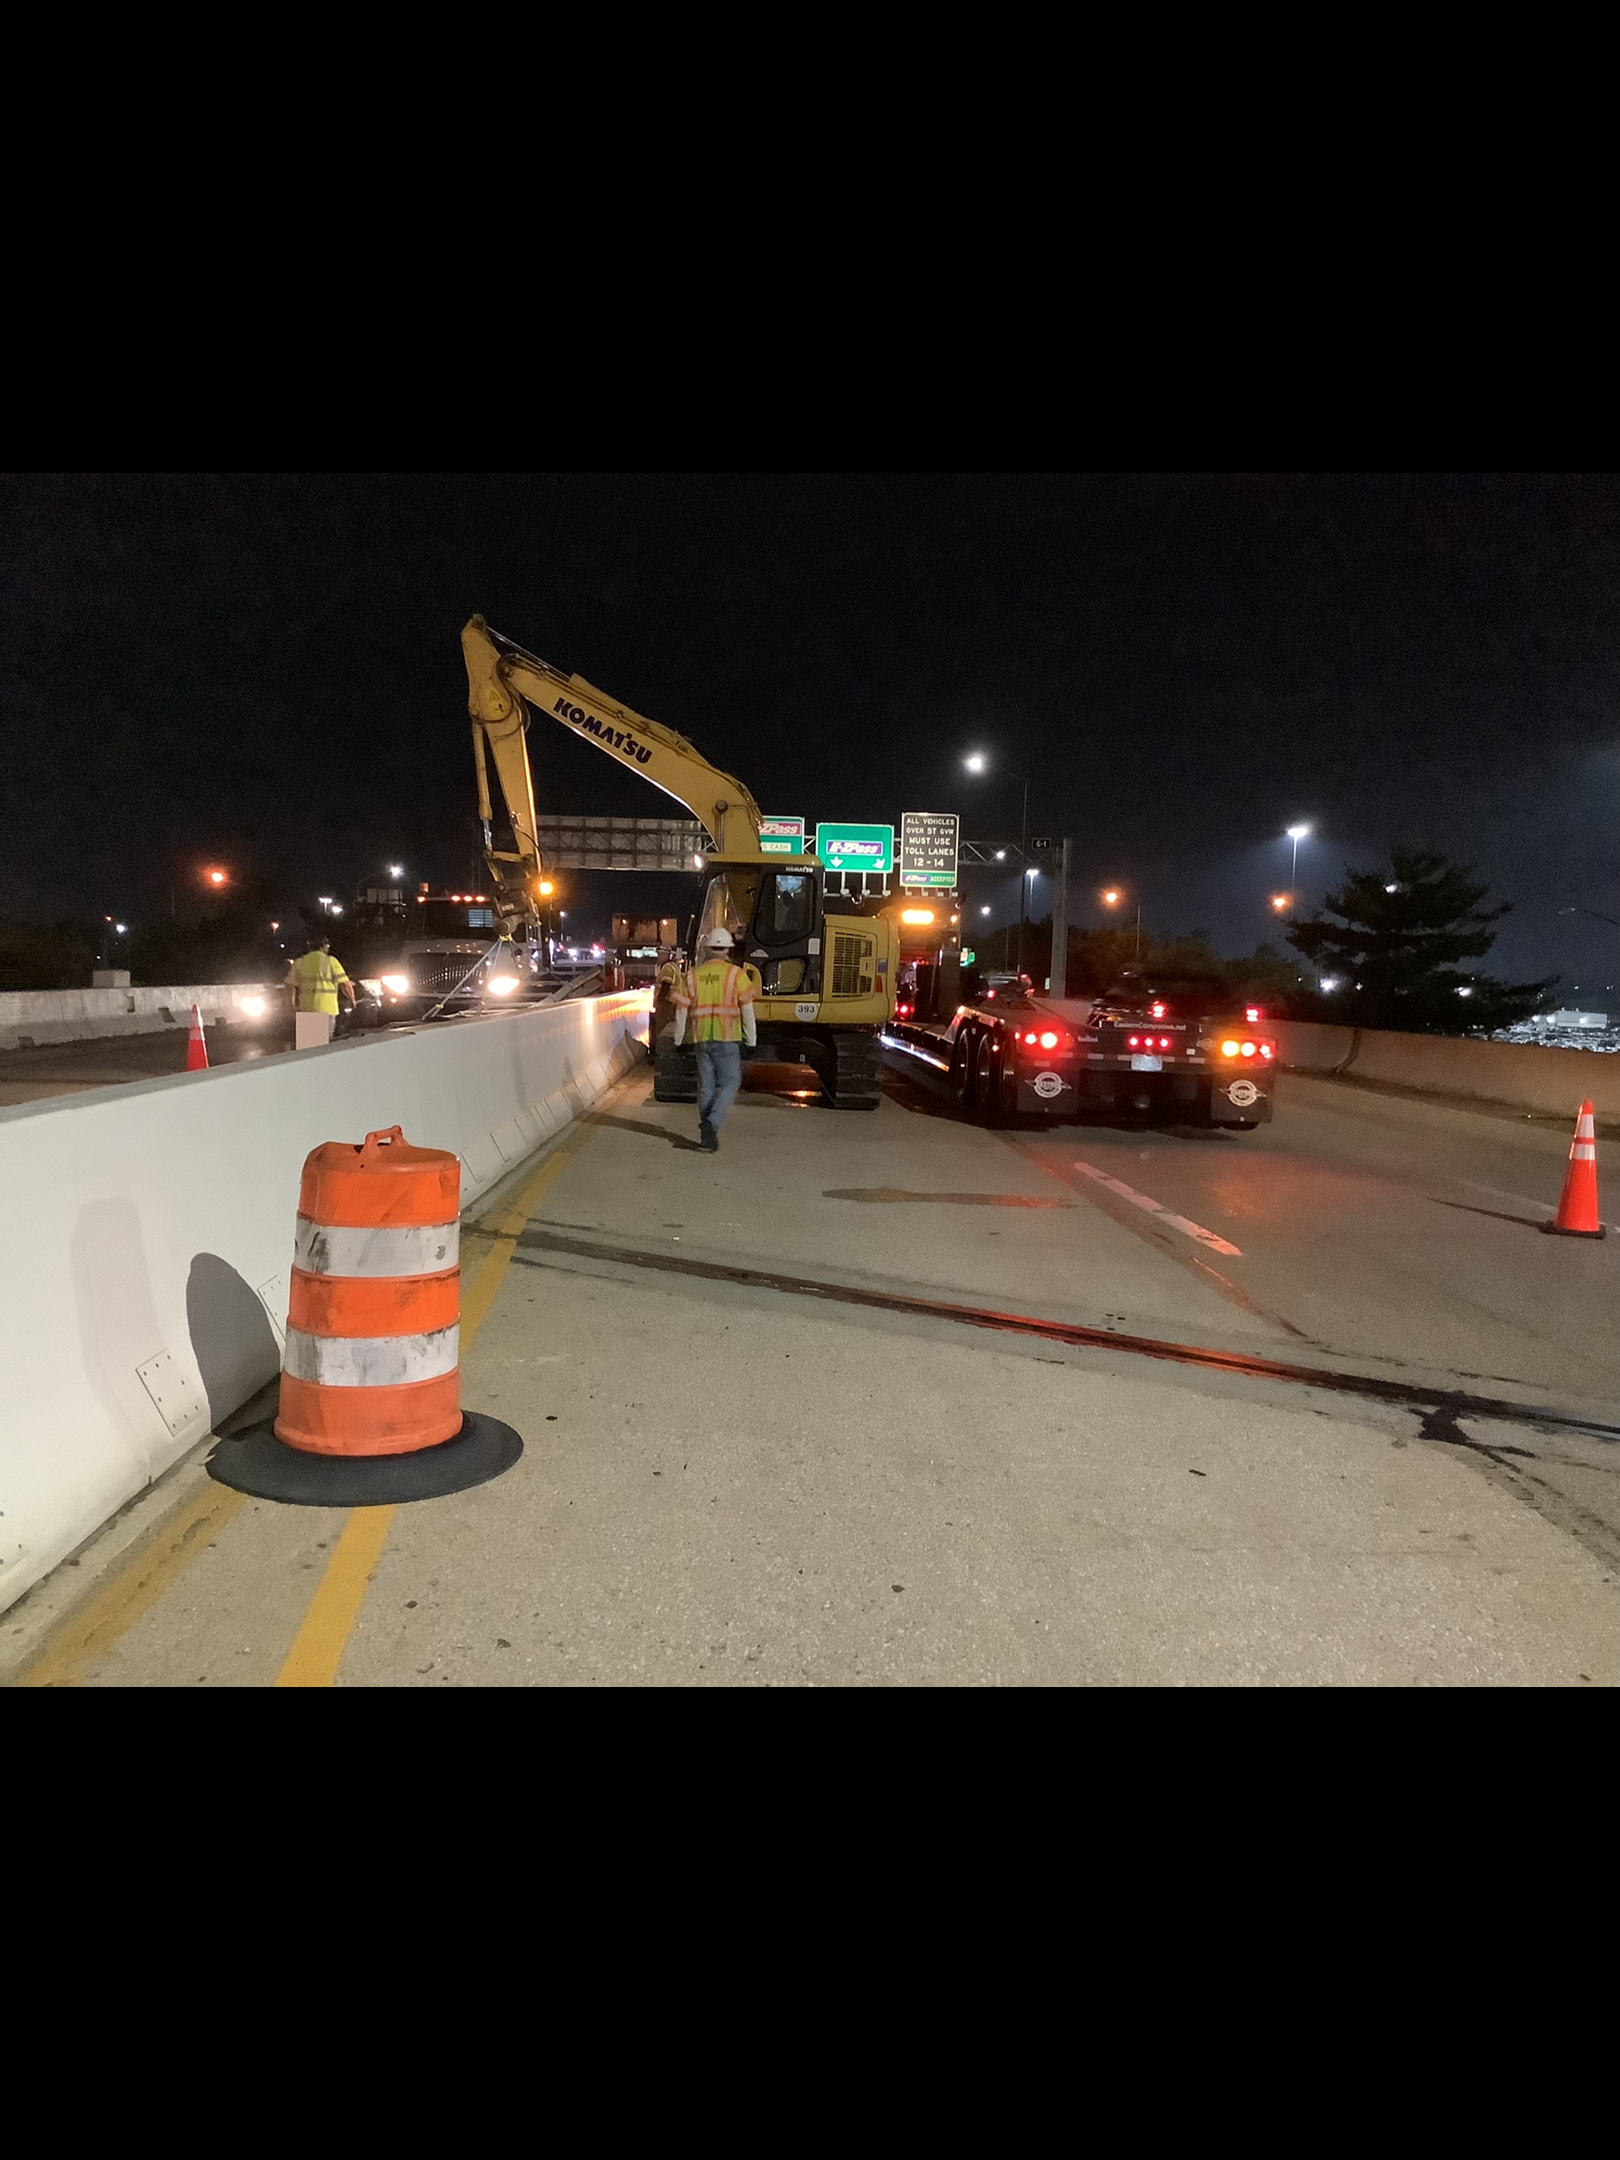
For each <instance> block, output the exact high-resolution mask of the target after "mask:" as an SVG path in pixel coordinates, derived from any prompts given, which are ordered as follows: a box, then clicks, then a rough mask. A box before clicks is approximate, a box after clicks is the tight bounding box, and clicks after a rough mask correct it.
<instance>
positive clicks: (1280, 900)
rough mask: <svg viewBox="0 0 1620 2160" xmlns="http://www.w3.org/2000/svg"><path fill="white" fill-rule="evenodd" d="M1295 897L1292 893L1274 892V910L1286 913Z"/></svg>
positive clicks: (1279, 913)
mask: <svg viewBox="0 0 1620 2160" xmlns="http://www.w3.org/2000/svg"><path fill="white" fill-rule="evenodd" d="M1293 898H1294V896H1293V894H1292V893H1285V892H1274V893H1273V894H1272V896H1271V905H1272V909H1273V911H1274V912H1275V913H1276V914H1278V915H1286V914H1287V913H1288V910H1289V908H1290V906H1291V905H1292V904H1293Z"/></svg>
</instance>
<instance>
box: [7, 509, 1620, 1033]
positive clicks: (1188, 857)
mask: <svg viewBox="0 0 1620 2160" xmlns="http://www.w3.org/2000/svg"><path fill="white" fill-rule="evenodd" d="M0 609H3V635H0V700H3V705H0V713H3V724H4V729H5V755H4V760H3V771H0V786H3V790H4V797H3V799H4V830H5V847H4V851H3V854H0V914H3V915H4V916H5V917H6V918H8V919H11V920H54V919H59V918H61V917H64V916H67V915H72V914H75V913H95V914H99V913H101V912H102V911H104V910H107V909H111V910H113V911H115V912H118V913H120V914H124V915H127V916H128V917H130V918H131V919H135V918H138V917H139V916H140V915H141V914H142V911H154V910H157V909H160V908H166V907H167V904H168V902H167V894H168V889H169V885H170V882H171V880H172V879H175V878H178V879H179V880H180V881H181V888H182V891H184V890H185V879H186V877H187V876H188V874H191V873H194V871H195V869H196V867H197V866H198V865H199V864H201V863H202V862H204V861H206V860H219V861H223V862H226V863H229V864H231V865H233V866H238V867H241V868H243V869H245V870H250V871H252V872H254V873H255V874H257V875H259V876H261V877H262V878H263V879H264V880H265V882H266V885H267V888H268V889H269V890H270V891H271V892H273V894H274V895H275V896H276V902H277V905H278V906H279V907H280V908H281V909H282V910H283V911H284V912H288V913H290V911H291V908H292V906H293V905H294V904H295V903H296V902H297V901H299V900H303V899H309V898H312V897H313V896H314V895H315V894H316V893H318V892H322V893H337V894H340V895H344V896H349V895H352V893H353V890H354V888H355V886H356V884H357V883H358V882H359V881H360V880H361V879H363V878H365V877H367V876H369V875H370V874H372V873H373V872H374V871H375V870H377V869H379V868H380V867H381V866H382V865H383V864H385V863H386V862H388V861H389V860H394V861H401V862H404V863H405V864H407V865H408V867H409V871H410V874H411V875H412V876H413V877H425V878H428V879H431V880H432V881H433V882H435V883H441V882H447V883H454V884H459V883H461V882H462V881H463V880H465V879H466V878H467V877H468V876H469V873H470V868H471V864H472V861H473V855H474V849H475V845H476V839H475V831H474V827H473V823H472V813H473V807H474V801H473V782H472V766H471V754H470V749H469V737H468V726H467V720H466V687H465V678H464V675H463V673H462V665H461V653H460V647H459V644H458V642H457V633H458V631H459V629H460V626H461V624H462V622H463V621H464V620H465V618H466V617H467V616H468V615H469V614H471V613H473V612H474V611H477V612H481V613H482V614H484V615H485V616H487V617H488V619H489V620H490V622H491V623H492V624H493V625H494V626H495V627H496V628H497V629H498V630H501V631H503V632H504V633H505V634H506V635H507V636H509V637H512V638H515V639H517V640H518V641H519V642H520V643H522V644H524V645H526V646H528V647H529V648H530V649H531V650H532V651H534V652H537V653H539V654H541V655H542V656H543V657H544V658H546V659H547V660H550V661H552V662H553V663H554V664H555V665H557V666H559V667H561V668H563V669H564V670H574V669H577V670H578V671H579V672H580V673H582V674H584V675H586V676H587V677H588V678H590V680H591V681H593V682H595V683H596V684H598V685H599V686H601V687H602V688H603V689H605V690H607V691H608V692H610V693H612V694H613V695H614V696H616V697H618V698H621V699H622V700H624V701H625V702H626V703H628V704H630V705H632V706H634V707H636V708H638V709H639V710H640V711H642V712H645V713H647V714H650V715H652V716H653V717H655V718H657V719H660V720H663V721H666V722H668V723H669V724H671V725H672V726H674V727H677V728H679V729H680V730H681V731H682V732H683V733H685V734H688V735H690V736H691V737H692V738H693V739H694V740H695V741H696V742H697V743H698V744H699V745H700V746H701V748H702V749H703V750H704V751H705V752H706V753H707V755H709V756H710V757H711V758H713V760H714V761H715V763H716V764H718V765H720V766H722V767H725V768H726V769H728V770H730V771H732V772H735V773H737V774H738V775H739V776H740V777H741V778H742V779H744V780H745V781H746V782H747V784H748V785H749V787H750V788H751V789H752V790H753V792H754V794H755V795H756V796H757V797H758V799H759V801H760V804H761V806H762V807H763V808H764V809H765V810H767V811H772V812H781V813H794V812H802V813H803V814H805V815H806V816H807V817H808V819H809V820H810V822H811V823H812V824H814V823H815V821H816V820H817V819H818V818H828V819H864V818H876V819H882V820H886V821H888V820H892V821H894V822H896V823H897V822H898V820H899V815H900V813H901V811H902V810H905V809H921V810H951V809H955V810H960V811H961V812H962V814H963V817H964V819H965V821H966V825H965V829H966V831H967V832H968V833H969V834H970V835H972V836H974V837H983V838H992V837H994V838H1001V839H1006V838H1008V837H1011V838H1014V839H1016V837H1017V830H1018V811H1019V804H1018V792H1019V791H1018V788H1017V786H1016V785H1015V784H1014V782H1013V781H1012V780H1010V779H1007V780H1003V781H999V782H990V781H974V780H971V779H970V778H969V777H968V776H967V775H966V774H965V773H964V771H963V770H962V765H961V759H962V756H963V754H964V752H966V751H967V750H968V749H971V748H981V749H984V750H986V751H988V752H989V753H990V754H991V755H992V757H993V758H997V759H999V760H1000V761H1001V763H1002V764H1003V765H1004V766H1005V767H1006V768H1007V769H1008V770H1009V771H1011V772H1014V773H1018V774H1027V775H1028V776H1029V778H1030V779H1031V781H1032V782H1033V783H1034V785H1033V787H1032V790H1031V803H1032V808H1031V827H1032V830H1033V831H1036V832H1042V833H1045V832H1051V833H1059V834H1060V833H1063V832H1068V833H1070V834H1071V835H1072V836H1073V837H1074V841H1075V853H1074V859H1075V880H1074V903H1073V905H1074V909H1075V914H1076V917H1077V919H1079V920H1081V921H1093V920H1097V919H1099V916H1100V910H1099V909H1098V908H1097V907H1096V906H1095V903H1094V896H1095V894H1096V892H1097V890H1098V889H1099V888H1100V887H1101V886H1102V885H1103V884H1105V883H1107V882H1109V881H1117V882H1119V883H1121V884H1123V885H1124V886H1125V887H1126V888H1127V889H1128V890H1129V891H1131V892H1132V893H1133V894H1134V893H1135V892H1136V891H1137V890H1138V889H1139V890H1140V892H1141V895H1142V899H1143V908H1144V921H1145V922H1146V923H1147V924H1148V925H1149V926H1150V927H1152V928H1153V929H1155V930H1158V931H1172V930H1193V929H1207V930H1208V931H1209V932H1210V934H1211V935H1212V936H1213V938H1214V939H1215V942H1216V943H1217V944H1218V945H1219V946H1220V947H1221V948H1222V949H1223V950H1225V951H1228V952H1237V951H1247V950H1249V949H1251V948H1252V947H1253V945H1254V944H1255V943H1256V942H1257V941H1258V940H1259V939H1260V938H1263V937H1266V936H1268V935H1273V934H1274V923H1273V919H1272V917H1271V914H1270V910H1269V909H1268V907H1267V904H1266V902H1267V896H1268V895H1269V894H1270V893H1272V892H1276V891H1280V890H1283V889H1284V888H1285V887H1286V884H1287V867H1288V847H1287V843H1286V842H1285V841H1283V840H1282V839H1281V838H1280V837H1279V836H1280V834H1281V832H1282V828H1283V827H1284V825H1286V824H1288V823H1291V822H1294V821H1296V820H1299V819H1309V820H1310V821H1311V822H1312V823H1313V824H1314V826H1315V828H1316V830H1315V836H1314V837H1313V838H1312V840H1311V841H1310V842H1309V843H1308V844H1307V845H1306V846H1305V847H1304V848H1303V849H1302V851H1301V857H1300V878H1299V891H1300V894H1301V897H1302V899H1303V901H1304V902H1305V903H1306V904H1307V906H1309V904H1311V903H1313V902H1314V901H1315V900H1317V899H1318V898H1319V897H1320V895H1321V894H1322V892H1323V891H1324V890H1326V889H1327V888H1328V887H1329V886H1330V885H1331V884H1332V883H1333V882H1334V881H1335V879H1336V878H1337V876H1338V875H1339V872H1340V869H1341V866H1342V864H1343V863H1344V862H1345V861H1346V860H1347V859H1348V860H1349V861H1351V862H1354V863H1357V864H1360V863H1363V862H1366V861H1368V860H1369V859H1371V858H1372V857H1374V856H1375V855H1377V854H1378V853H1380V852H1381V851H1382V850H1383V849H1384V848H1386V847H1387V846H1388V845H1389V843H1390V842H1392V841H1409V842H1414V843H1420V844H1426V845H1432V846H1435V847H1439V848H1442V849H1444V850H1446V851H1447V852H1449V853H1451V854H1454V855H1457V856H1460V857H1462V858H1463V859H1464V860H1466V861H1470V862H1472V863H1474V864H1475V865H1477V867H1478V868H1479V870H1480V871H1481V872H1482V873H1483V874H1484V875H1485V876H1487V877H1488V878H1489V880H1490V883H1491V886H1492V889H1493V891H1494V892H1495V894H1496V895H1497V896H1498V897H1501V898H1508V899H1512V900H1515V901H1517V902H1519V903H1520V905H1519V907H1518V908H1517V910H1516V911H1515V913H1514V914H1513V915H1512V916H1511V917H1510V918H1509V919H1508V923H1507V925H1506V926H1505V928H1504V931H1503V934H1502V936H1501V938H1500V940H1499V942H1498V945H1497V947H1496V949H1495V951H1494V952H1493V954H1492V955H1491V957H1490V959H1489V960H1488V961H1487V962H1485V963H1484V965H1485V966H1486V967H1487V968H1488V969H1489V970H1490V971H1491V972H1493V973H1498V974H1504V975H1507V976H1510V977H1517V976H1524V975H1540V974H1546V973H1551V972H1554V971H1559V972H1562V974H1563V975H1564V976H1565V978H1566V987H1571V986H1573V985H1574V984H1575V983H1579V984H1580V985H1581V986H1582V988H1583V989H1584V990H1590V991H1596V990H1597V989H1598V988H1600V987H1601V986H1602V985H1604V984H1606V983H1613V982H1615V981H1616V980H1617V979H1620V965H1617V962H1616V958H1615V954H1616V937H1615V933H1613V932H1611V931H1607V930H1605V928H1604V927H1603V926H1602V925H1601V924H1599V923H1597V922H1594V921H1592V920H1590V919H1589V918H1587V917H1583V916H1579V915H1577V916H1570V917H1560V916H1559V915H1558V914H1557V912H1556V911H1557V909H1558V908H1559V907H1560V906H1571V905H1576V906H1584V907H1588V908H1592V909H1595V910H1597V911H1599V912H1600V913H1602V914H1607V915H1611V916H1612V915H1617V914H1620V904H1617V899H1616V894H1617V889H1620V817H1617V810H1620V716H1617V690H1620V485H1617V483H1616V481H1615V480H1614V479H1613V478H1610V477H1595V478H1594V477H1582V476H1551V477H1538V476H1526V475H1513V474H1510V475H1462V476H1445V475H1440V476H1432V475H1431V476H1416V477H1412V476H1350V477H1345V476H1333V475H1328V476H1318V475H1293V474H1284V475H1242V476H1237V477H1230V476H1215V477H1209V476H1197V475H1193V476H1161V475H1146V476H1144V475H1104V476H1089V477H1088V476H1080V477H1048V476H1023V477H1019V476H1013V477H1001V476H985V475H971V474H970V475H945V476H939V475H923V476H904V475H901V476H887V475H885V476H877V477H868V476H860V475H855V476H847V475H846V476H837V475H833V476H827V475H809V476H804V475H797V476H796V475H785V476H784V475H777V476H771V475H763V476H759V475H744V476H732V475H724V476H718V477H712V476H688V475H653V476H629V477H627V476H622V475H618V476H612V475H610V476H605V477H604V476H593V475H563V476H555V475H538V476H534V475H509V474H494V475H489V474H483V475H467V476H455V475H450V476H440V475H427V476H411V475H386V474H385V475H358V476H355V475H339V476H326V475H302V476H300V475H273V476H262V475H259V476H255V475H246V476H243V475H224V476H213V475H201V476H199V475H181V476H165V475H157V476H153V475H69V476H49V475H47V476H39V475H24V476H15V475H14V476H11V477H9V478H7V479H6V480H5V481H4V482H0ZM530 746H531V755H532V756H533V758H534V763H535V771H536V782H537V792H538V794H539V797H540V801H541V806H542V808H546V807H549V808H552V809H559V810H576V811H625V812H636V813H640V814H643V815H646V814H650V813H659V814H663V813H666V812H667V813H671V814H673V811H674V806H673V805H671V804H669V803H668V802H667V800H666V799H665V798H663V797H661V796H659V795H657V794H656V793H654V792H653V791H652V790H650V789H648V788H646V787H645V786H644V785H641V784H638V783H637V782H636V781H635V780H633V779H632V778H631V777H630V776H628V775H626V774H623V773H621V772H618V771H617V770H616V769H615V768H614V767H613V766H612V765H611V764H610V763H609V761H608V760H607V759H605V758H603V757H601V756H599V755H597V754H595V753H593V752H592V751H591V750H590V749H589V748H588V747H587V746H585V745H584V744H582V743H580V742H577V741H575V740H573V739H572V738H571V737H570V736H568V735H565V734H564V732H563V731H562V730H561V729H560V728H557V729H553V728H550V727H547V726H546V725H545V724H544V723H542V722H536V724H535V726H534V728H533V729H532V730H531V733H530ZM572 882H573V883H574V884H575V886H576V888H583V887H584V885H585V884H586V883H587V882H588V883H589V887H590V889H589V890H585V889H576V893H575V899H576V902H577V907H576V913H577V914H578V915H581V916H583V917H584V918H585V919H586V921H587V923H589V924H591V925H593V926H601V925H605V918H606V913H607V907H608V904H609V897H610V895H611V896H612V897H613V898H615V899H617V900H618V901H619V903H620V904H621V905H624V904H632V902H633V904H635V905H637V906H649V907H650V906H653V905H656V904H660V888H659V887H657V886H656V885H655V884H653V883H652V882H650V881H649V882H646V883H644V882H643V881H640V880H635V879H630V878H625V879H623V880H620V881H618V882H616V883H612V884H610V883H609V881H608V880H606V879H605V878H598V879H596V880H594V881H582V880H579V879H577V878H576V879H574V880H573V881H572ZM1040 893H1041V897H1040V898H1039V899H1038V901H1037V902H1036V905H1035V909H1034V912H1036V913H1045V912H1046V911H1047V910H1048V909H1049V906H1050V899H1049V895H1048V891H1047V888H1045V887H1044V886H1043V887H1041V888H1040ZM970 898H971V900H972V903H973V905H974V907H975V910H976V908H977V906H978V904H979V903H980V902H981V901H983V900H989V901H991V902H992V903H993V904H995V905H996V907H997V911H998V916H1000V917H1003V918H1004V917H1005V915H1006V914H1007V913H1008V912H1009V911H1010V912H1013V913H1016V907H1017V901H1016V881H1015V880H1011V879H1008V880H1003V881H1002V883H1001V885H1000V886H995V885H992V884H988V883H987V884H985V885H984V887H983V890H982V891H981V890H973V891H972V892H971V894H970ZM973 919H977V918H976V916H975V917H974V918H973Z"/></svg>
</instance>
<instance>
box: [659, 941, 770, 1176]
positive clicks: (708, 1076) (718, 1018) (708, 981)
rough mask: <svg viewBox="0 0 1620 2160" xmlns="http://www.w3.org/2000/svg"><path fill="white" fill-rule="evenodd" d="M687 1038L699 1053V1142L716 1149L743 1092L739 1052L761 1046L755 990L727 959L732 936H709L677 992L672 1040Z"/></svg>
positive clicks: (710, 1148)
mask: <svg viewBox="0 0 1620 2160" xmlns="http://www.w3.org/2000/svg"><path fill="white" fill-rule="evenodd" d="M688 1033H690V1035H691V1037H692V1041H693V1044H694V1045H695V1047H696V1050H697V1069H698V1140H699V1142H700V1144H701V1145H702V1147H703V1149H704V1152H705V1153H706V1154H709V1155H712V1154H713V1153H714V1151H715V1149H716V1148H717V1147H719V1145H720V1125H721V1122H722V1120H723V1119H724V1117H725V1114H726V1112H727V1111H728V1110H729V1109H730V1108H731V1105H732V1103H733V1102H734V1101H735V1100H736V1095H737V1090H738V1088H740V1087H741V1086H742V1046H743V1044H744V1043H749V1044H753V1043H756V1042H757V1041H758V1040H759V1033H758V1028H757V1025H756V1023H755V1020H754V986H753V984H752V983H751V982H750V981H749V980H748V977H747V975H746V974H745V972H744V971H743V969H742V968H740V967H738V966H737V964H736V962H735V961H734V960H733V959H732V957H731V932H730V931H729V930H711V931H709V933H708V935H707V936H706V937H705V938H704V939H703V940H702V943H701V945H700V946H699V949H698V961H697V965H696V967H694V968H693V970H692V972H691V974H690V975H688V976H687V977H686V979H685V981H684V982H682V983H681V984H680V986H679V987H678V988H677V990H676V992H675V1040H676V1042H677V1043H680V1042H684V1041H685V1039H686V1037H687V1035H688Z"/></svg>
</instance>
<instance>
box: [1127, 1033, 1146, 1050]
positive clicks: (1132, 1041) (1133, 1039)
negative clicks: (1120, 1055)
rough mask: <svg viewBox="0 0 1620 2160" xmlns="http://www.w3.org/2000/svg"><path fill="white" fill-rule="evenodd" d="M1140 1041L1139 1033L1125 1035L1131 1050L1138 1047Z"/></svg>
mask: <svg viewBox="0 0 1620 2160" xmlns="http://www.w3.org/2000/svg"><path fill="white" fill-rule="evenodd" d="M1141 1041H1142V1038H1141V1036H1140V1035H1130V1036H1127V1037H1126V1044H1127V1047H1128V1048H1130V1049H1132V1050H1135V1049H1138V1048H1139V1047H1140V1045H1141Z"/></svg>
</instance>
